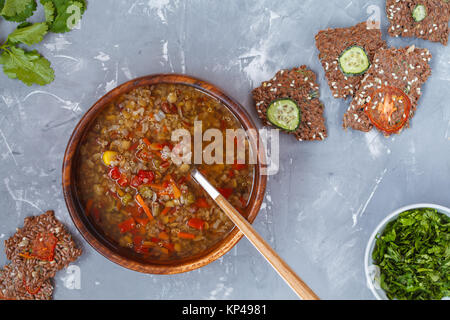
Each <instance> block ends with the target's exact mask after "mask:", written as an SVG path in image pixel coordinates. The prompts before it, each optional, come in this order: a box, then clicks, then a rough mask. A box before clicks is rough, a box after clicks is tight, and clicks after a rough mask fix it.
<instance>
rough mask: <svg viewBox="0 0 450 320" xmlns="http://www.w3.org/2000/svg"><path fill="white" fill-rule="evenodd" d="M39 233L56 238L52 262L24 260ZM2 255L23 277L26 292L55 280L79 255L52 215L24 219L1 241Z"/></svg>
mask: <svg viewBox="0 0 450 320" xmlns="http://www.w3.org/2000/svg"><path fill="white" fill-rule="evenodd" d="M43 233H51V234H53V235H54V236H55V237H56V238H57V243H56V247H55V254H54V259H53V260H52V261H44V260H40V259H38V258H30V257H26V254H24V253H29V252H31V251H32V242H33V240H34V239H36V238H37V237H38V236H39V235H41V234H43ZM5 252H6V256H7V258H8V259H10V260H11V261H12V263H13V265H14V266H15V267H16V268H17V270H20V271H21V274H23V279H24V283H25V284H26V286H27V287H28V288H29V289H30V290H36V289H37V288H39V287H40V286H42V285H43V283H44V282H45V281H46V280H47V279H49V278H52V277H54V276H55V274H56V272H57V271H58V270H61V269H62V268H64V267H66V266H67V265H69V264H70V263H71V262H73V261H75V260H76V259H77V258H78V257H79V256H80V255H81V252H82V251H81V249H78V248H77V247H76V245H75V242H74V241H73V240H72V236H71V235H70V233H69V232H67V230H66V228H65V227H64V225H63V224H62V223H61V222H60V221H58V220H57V219H56V218H55V215H54V212H53V211H47V212H46V213H44V214H41V215H39V216H33V217H27V218H25V220H24V226H23V228H21V229H18V230H17V232H16V233H15V234H14V235H13V236H12V237H11V238H9V239H8V240H6V241H5Z"/></svg>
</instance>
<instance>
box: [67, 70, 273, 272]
mask: <svg viewBox="0 0 450 320" xmlns="http://www.w3.org/2000/svg"><path fill="white" fill-rule="evenodd" d="M160 83H168V84H181V85H187V86H191V87H194V88H196V89H198V90H200V91H202V92H204V93H206V94H208V95H210V96H212V97H214V98H215V99H217V100H219V101H220V102H221V103H222V104H223V105H225V106H226V107H227V108H228V110H230V111H231V112H232V113H233V114H234V115H235V116H236V118H237V119H238V120H239V121H240V123H241V125H242V126H243V128H244V129H246V130H247V129H255V130H256V129H257V128H256V126H255V125H254V123H253V121H252V120H251V118H250V116H249V115H248V114H247V112H246V111H245V109H244V108H243V107H242V106H241V105H240V104H239V103H237V102H236V101H234V100H233V99H231V98H230V97H228V96H227V95H226V94H225V93H224V92H223V91H222V90H220V89H218V88H217V87H215V86H214V85H212V84H209V83H207V82H205V81H202V80H199V79H197V78H194V77H191V76H187V75H180V74H155V75H148V76H144V77H140V78H137V79H133V80H130V81H128V82H125V83H123V84H121V85H120V86H118V87H117V88H115V89H113V90H111V91H110V92H108V93H107V94H106V95H104V96H103V97H102V98H100V99H99V100H98V101H97V102H96V103H95V104H94V105H93V106H92V107H91V108H90V109H89V110H88V111H87V112H86V113H85V114H84V116H83V117H82V118H81V119H80V121H79V122H78V124H77V126H76V127H75V129H74V131H73V133H72V135H71V137H70V139H69V142H68V144H67V148H66V151H65V154H64V161H63V168H62V186H63V193H64V199H65V201H66V205H67V208H68V211H69V214H70V217H71V218H72V221H73V223H74V224H75V226H76V228H77V229H78V231H79V232H80V233H81V235H82V236H83V238H84V239H85V240H86V241H87V242H88V243H89V244H90V245H91V246H92V247H93V248H94V249H95V250H96V251H98V252H99V253H100V254H102V255H103V256H104V257H106V258H107V259H109V260H111V261H112V262H114V263H116V264H119V265H121V266H123V267H125V268H128V269H131V270H135V271H138V272H142V273H152V274H175V273H182V272H187V271H192V270H195V269H197V268H200V267H203V266H205V265H207V264H209V263H211V262H213V261H215V260H217V259H218V258H220V257H221V256H223V255H224V254H225V253H227V252H228V251H230V250H231V248H233V247H234V246H235V245H236V244H237V243H238V242H239V240H240V239H241V238H242V237H243V234H242V233H241V232H240V231H239V230H238V229H237V228H236V227H235V228H233V230H231V231H230V233H229V234H228V235H227V236H226V237H225V238H224V239H222V240H221V241H219V242H218V243H217V244H215V245H214V246H212V247H211V248H209V249H208V250H206V251H205V252H202V253H201V254H198V255H195V256H192V257H187V258H183V259H179V260H173V261H162V262H158V261H151V262H149V261H146V260H140V259H138V258H135V257H130V256H126V255H124V253H123V252H122V253H120V252H119V251H120V249H118V248H115V247H112V246H111V245H110V244H108V243H107V241H106V240H105V239H104V238H102V237H101V236H100V235H99V233H98V232H97V231H96V228H94V227H93V226H92V224H90V223H89V219H87V217H86V216H85V214H84V211H83V209H82V207H81V206H80V203H79V201H78V197H77V192H76V183H75V170H76V166H75V164H74V162H75V159H76V156H77V150H78V146H79V144H80V141H81V140H82V139H83V137H84V136H85V134H86V133H87V131H88V129H89V128H90V125H91V124H92V123H93V121H94V119H95V118H96V117H97V116H98V115H99V113H100V112H101V111H102V110H103V108H104V107H106V106H107V105H108V104H109V103H110V102H112V101H114V100H115V99H116V98H117V97H119V96H120V95H122V94H124V93H126V92H130V91H131V90H133V89H134V88H137V87H141V86H146V85H153V84H160ZM260 148H261V146H260ZM262 168H263V164H262V163H261V162H260V161H258V163H257V165H256V166H255V178H254V185H253V190H252V193H251V196H250V201H249V206H248V210H247V215H248V216H247V219H248V221H249V222H250V223H252V222H253V221H254V219H255V218H256V216H257V214H258V212H259V210H260V207H261V204H262V201H263V199H264V192H265V188H266V183H267V176H266V175H263V174H261V172H262Z"/></svg>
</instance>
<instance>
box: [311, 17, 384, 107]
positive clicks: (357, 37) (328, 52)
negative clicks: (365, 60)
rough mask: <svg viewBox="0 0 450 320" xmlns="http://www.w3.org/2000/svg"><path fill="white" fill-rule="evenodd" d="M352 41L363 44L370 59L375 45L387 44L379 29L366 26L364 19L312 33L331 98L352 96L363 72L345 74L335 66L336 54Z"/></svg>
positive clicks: (351, 44)
mask: <svg viewBox="0 0 450 320" xmlns="http://www.w3.org/2000/svg"><path fill="white" fill-rule="evenodd" d="M355 45H356V46H360V47H362V48H364V50H365V51H366V54H367V55H368V57H369V61H370V62H372V60H373V57H374V55H375V52H376V51H377V50H378V49H380V48H386V47H387V45H386V42H385V41H384V40H382V39H381V31H380V29H376V28H373V27H372V28H369V27H368V24H367V23H366V22H361V23H359V24H357V25H355V26H353V27H349V28H336V29H326V30H321V31H319V33H318V34H317V35H316V47H317V49H318V50H319V59H320V61H321V63H322V66H323V68H324V70H325V76H326V77H327V80H328V85H329V86H330V89H331V91H332V93H333V96H334V97H335V98H345V97H348V96H353V95H354V93H355V92H356V91H357V90H358V88H359V85H360V83H361V80H362V79H363V75H358V76H345V75H344V74H343V73H342V71H341V69H340V68H339V56H340V55H341V54H342V52H343V51H344V50H345V49H347V48H349V47H350V46H355Z"/></svg>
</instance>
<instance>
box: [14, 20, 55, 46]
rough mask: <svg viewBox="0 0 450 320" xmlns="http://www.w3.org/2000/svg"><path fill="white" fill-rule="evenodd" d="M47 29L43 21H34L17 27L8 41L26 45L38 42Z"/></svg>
mask: <svg viewBox="0 0 450 320" xmlns="http://www.w3.org/2000/svg"><path fill="white" fill-rule="evenodd" d="M47 31H48V26H47V24H46V23H45V22H40V23H35V24H32V25H29V26H22V27H20V26H19V27H18V28H17V29H16V30H14V31H13V32H12V33H11V34H10V35H9V36H8V41H9V42H10V43H19V42H20V43H23V44H26V45H28V46H31V45H33V44H36V43H39V42H41V41H42V40H43V39H44V35H45V34H46V33H47Z"/></svg>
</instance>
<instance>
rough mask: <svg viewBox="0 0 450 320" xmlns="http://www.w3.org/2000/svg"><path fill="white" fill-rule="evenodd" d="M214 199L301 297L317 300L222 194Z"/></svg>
mask: <svg viewBox="0 0 450 320" xmlns="http://www.w3.org/2000/svg"><path fill="white" fill-rule="evenodd" d="M214 200H215V201H216V203H217V205H218V206H219V207H220V208H221V209H222V210H223V211H224V212H225V213H226V214H227V216H228V217H229V218H230V219H231V221H233V222H234V224H235V225H236V226H237V227H238V228H239V230H241V232H242V233H243V234H244V235H245V236H246V237H247V239H248V240H249V241H250V242H251V243H252V244H253V245H254V246H255V248H256V249H258V251H259V252H260V253H261V254H262V255H263V256H264V258H266V260H267V261H268V262H269V263H270V264H271V265H272V267H273V268H274V269H275V270H276V271H277V272H278V274H279V275H280V276H281V277H282V278H283V279H284V281H286V283H287V284H288V285H289V286H290V287H291V288H292V290H294V291H295V293H296V294H297V295H298V296H299V297H300V298H301V299H304V300H319V297H318V296H317V295H316V294H315V293H314V291H312V290H311V289H310V288H309V287H308V285H307V284H306V283H305V282H303V280H302V279H301V278H300V277H299V276H298V275H297V274H296V273H295V272H294V270H292V269H291V267H289V265H288V264H287V263H286V262H285V261H284V260H283V259H281V257H280V256H279V255H278V254H277V253H276V252H275V251H274V250H273V249H272V247H270V246H269V244H268V243H267V242H266V241H265V240H264V239H263V238H262V237H261V236H260V235H259V234H258V233H257V232H256V231H255V229H254V228H253V227H252V225H251V224H250V223H249V222H248V221H247V220H246V219H245V218H244V217H243V216H242V215H241V214H240V213H239V212H238V211H237V210H236V209H235V208H234V207H233V206H232V205H231V204H230V203H229V202H228V201H227V200H226V199H225V198H224V197H223V196H222V195H219V196H217V197H216V198H215V199H214Z"/></svg>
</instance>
